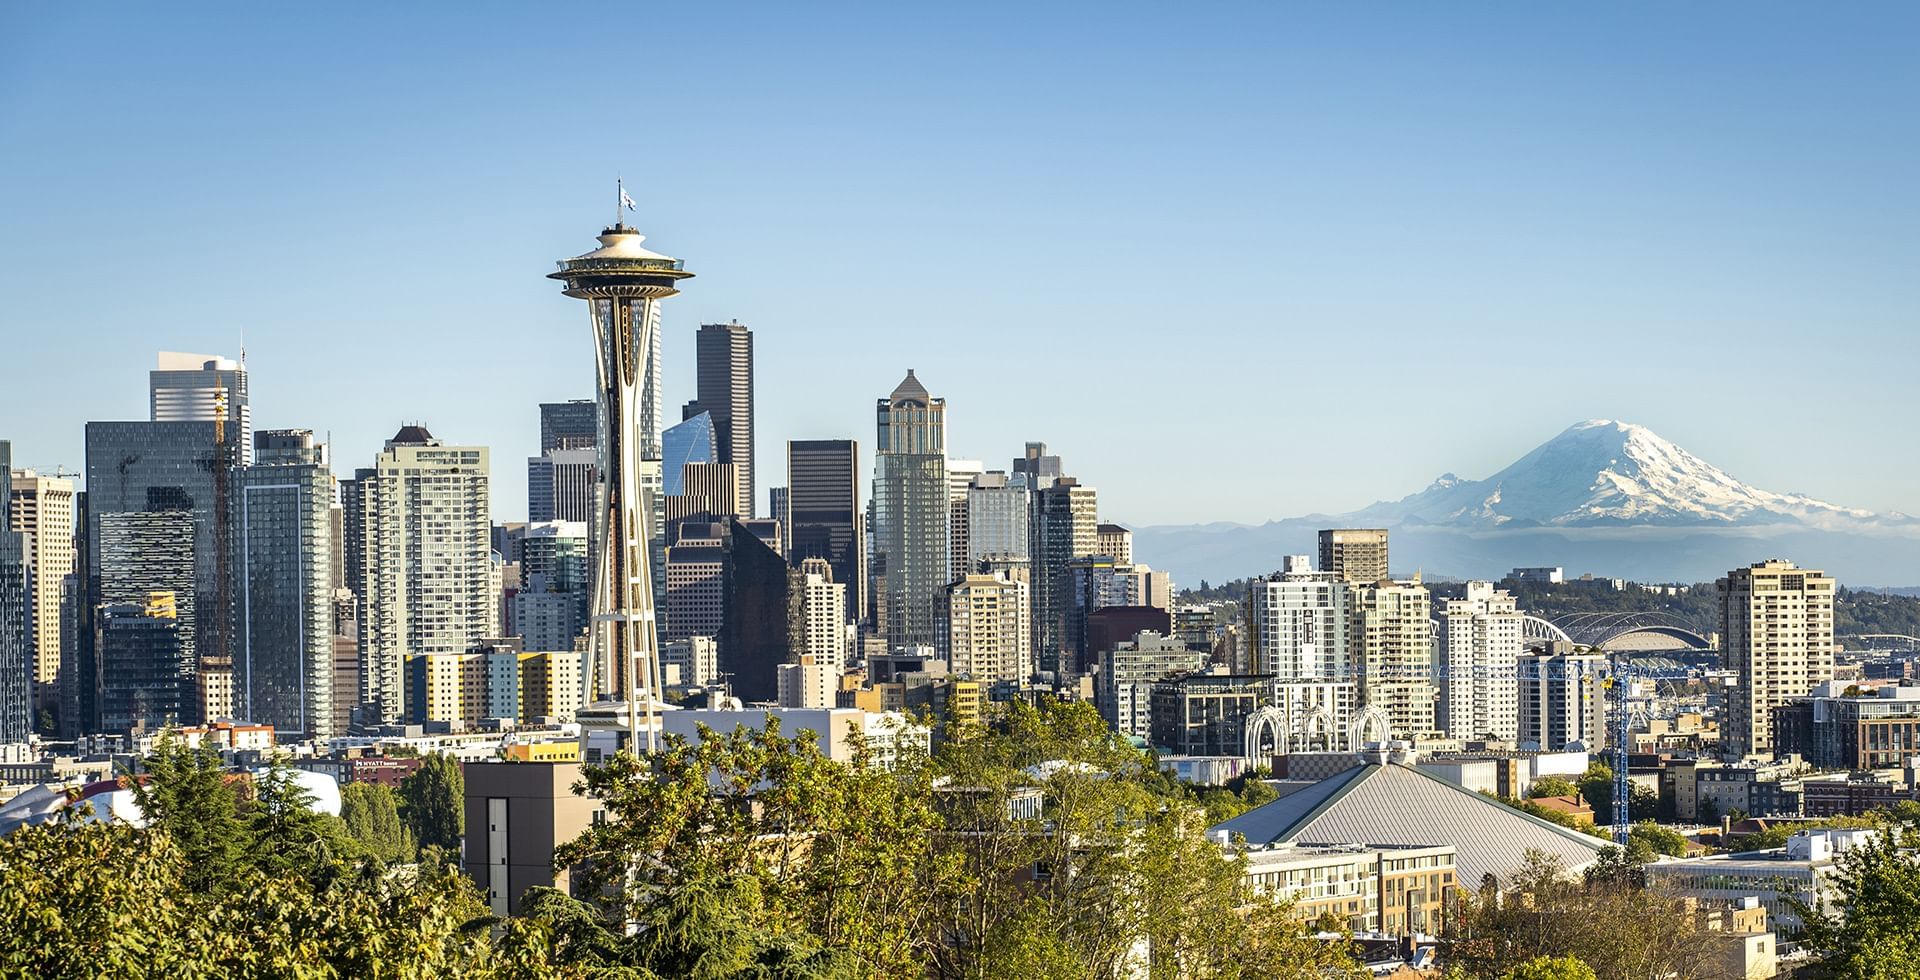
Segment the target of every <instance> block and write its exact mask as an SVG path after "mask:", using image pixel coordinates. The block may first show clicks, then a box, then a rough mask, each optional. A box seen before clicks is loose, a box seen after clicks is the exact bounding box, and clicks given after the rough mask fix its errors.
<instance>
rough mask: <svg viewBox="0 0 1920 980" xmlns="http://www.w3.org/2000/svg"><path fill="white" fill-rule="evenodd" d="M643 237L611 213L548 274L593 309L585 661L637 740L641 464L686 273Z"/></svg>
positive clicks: (646, 626) (645, 566) (649, 512)
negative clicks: (664, 308)
mask: <svg viewBox="0 0 1920 980" xmlns="http://www.w3.org/2000/svg"><path fill="white" fill-rule="evenodd" d="M621 201H622V202H623V203H624V202H625V201H626V196H625V192H624V191H622V192H621ZM645 240H646V239H645V236H643V235H641V234H640V233H639V232H637V231H634V230H633V229H632V228H628V227H627V226H626V225H625V224H624V223H622V222H620V221H617V220H616V221H615V222H614V224H613V226H612V227H609V228H607V229H606V230H605V231H603V232H601V234H600V236H599V241H600V247H599V248H597V249H594V250H593V251H591V252H588V253H586V254H584V255H580V256H576V257H574V258H571V259H566V260H564V261H562V262H561V263H560V269H559V271H557V272H553V273H550V274H549V275H548V278H551V279H559V280H562V281H563V282H565V283H566V289H565V292H566V294H567V295H568V296H571V297H573V298H575V299H580V300H585V301H586V302H587V305H588V308H589V310H590V311H591V313H592V316H593V333H594V341H595V348H594V349H595V363H596V364H597V374H596V385H597V387H596V399H597V400H598V403H599V409H598V412H597V413H596V415H597V417H598V419H599V432H598V439H597V443H596V444H597V445H598V446H599V450H600V473H601V493H600V494H599V496H598V508H599V510H598V511H597V512H596V513H595V514H594V519H593V522H592V528H591V529H592V538H593V541H594V548H595V551H596V554H595V555H594V556H593V557H594V565H593V602H592V606H591V608H592V611H593V620H594V644H593V649H594V663H595V669H596V671H598V672H599V676H598V677H597V678H596V681H597V686H598V689H599V690H600V691H602V692H605V693H607V694H608V695H609V696H614V697H618V698H621V699H623V700H625V701H626V703H627V705H628V714H627V726H628V737H629V738H630V739H632V738H637V737H638V729H639V712H640V707H639V705H640V699H641V698H642V697H645V698H646V699H647V700H648V701H649V702H651V701H652V700H653V699H655V698H658V697H659V696H660V693H661V682H660V644H659V636H658V634H657V632H656V628H655V624H654V608H653V606H654V586H653V577H654V572H655V569H654V551H653V547H652V545H653V541H654V539H655V538H656V536H657V535H658V533H659V532H658V529H657V523H656V521H655V518H654V507H653V503H652V501H651V500H650V499H649V494H650V493H651V492H652V488H651V487H650V486H649V484H650V483H651V482H653V481H651V480H649V479H648V475H647V472H646V471H647V470H648V469H649V468H650V467H648V466H647V464H646V462H645V461H647V460H656V461H657V460H659V459H660V458H661V452H662V447H661V439H660V426H661V422H662V419H661V377H660V302H661V301H662V300H664V299H666V298H667V297H669V296H673V295H676V294H678V293H679V292H680V285H679V284H680V282H681V281H682V280H684V279H687V278H689V277H691V276H692V275H693V273H691V272H688V271H686V267H685V266H684V265H683V264H682V263H681V262H680V260H678V259H674V258H669V257H668V256H665V255H661V254H659V253H657V252H652V251H649V250H647V249H645V248H642V247H641V243H642V242H644V241H645ZM657 465H658V464H657V463H656V464H655V466H654V467H652V468H654V469H656V470H657ZM648 732H649V735H648V742H649V745H651V744H652V743H653V735H652V734H651V733H652V732H653V729H651V728H649V729H648ZM628 748H637V746H635V745H632V744H629V745H628Z"/></svg>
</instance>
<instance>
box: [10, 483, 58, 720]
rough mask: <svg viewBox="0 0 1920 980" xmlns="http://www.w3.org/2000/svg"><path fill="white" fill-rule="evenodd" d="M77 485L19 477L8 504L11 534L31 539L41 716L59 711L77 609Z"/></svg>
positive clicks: (37, 694)
mask: <svg viewBox="0 0 1920 980" xmlns="http://www.w3.org/2000/svg"><path fill="white" fill-rule="evenodd" d="M73 494H74V485H73V481H72V480H69V479H66V478H64V477H58V476H41V475H39V474H38V473H35V472H34V471H32V470H14V471H13V492H12V493H11V494H10V497H11V499H9V500H8V501H7V529H8V530H12V531H19V532H21V533H23V534H25V535H26V536H27V562H28V565H29V566H30V571H31V574H32V577H33V585H32V589H33V619H32V630H33V669H32V678H33V692H34V696H33V700H34V711H35V713H36V714H38V713H39V712H42V711H58V710H59V704H60V686H59V682H60V647H61V641H62V638H63V637H64V636H65V635H66V634H67V625H66V624H67V621H68V620H67V617H68V616H69V615H70V614H71V613H72V609H71V608H70V607H69V605H68V603H67V602H66V601H65V600H64V593H65V591H66V585H67V576H68V575H71V574H73V572H74V567H73V561H74V549H73V518H74V514H73Z"/></svg>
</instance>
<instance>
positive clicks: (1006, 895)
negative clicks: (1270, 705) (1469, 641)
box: [499, 703, 1351, 980]
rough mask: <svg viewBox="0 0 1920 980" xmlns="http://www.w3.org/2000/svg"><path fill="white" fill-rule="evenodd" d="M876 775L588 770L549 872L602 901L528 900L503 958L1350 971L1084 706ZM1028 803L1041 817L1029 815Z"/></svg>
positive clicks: (718, 762)
mask: <svg viewBox="0 0 1920 980" xmlns="http://www.w3.org/2000/svg"><path fill="white" fill-rule="evenodd" d="M856 741H857V740H856ZM871 761H872V758H871V756H870V754H869V752H868V749H867V748H866V747H864V746H859V747H857V748H856V758H855V760H854V762H853V763H852V764H851V765H848V764H842V763H838V762H835V761H833V760H831V759H827V758H825V757H824V756H823V755H821V754H820V752H819V749H818V748H817V743H816V742H815V740H814V738H813V737H812V736H811V735H810V734H809V733H801V734H800V735H799V736H798V737H794V738H788V737H786V736H784V735H783V734H782V733H781V732H780V731H779V729H778V726H769V728H768V729H767V730H763V731H750V730H745V729H742V730H736V731H734V732H730V733H729V732H703V733H702V738H701V741H700V742H699V744H697V745H692V744H688V743H687V742H686V741H685V740H681V739H669V743H668V747H667V749H666V750H665V751H664V752H663V753H662V754H660V755H659V756H657V757H655V758H654V759H652V760H651V761H650V762H649V763H642V762H641V761H639V760H636V759H634V758H633V757H631V756H625V755H623V756H619V757H617V758H616V759H615V760H614V761H613V762H611V763H609V764H608V765H606V766H603V767H598V768H596V769H593V770H589V774H588V776H587V782H586V787H585V788H586V789H587V791H588V792H591V793H593V794H594V795H596V796H598V797H600V798H601V799H602V800H603V801H605V805H606V812H607V818H606V820H605V822H604V823H601V824H599V825H598V826H596V827H594V828H592V829H590V830H589V831H588V832H587V833H586V834H584V835H583V836H581V837H580V838H579V839H577V840H576V841H575V842H574V843H572V844H570V845H568V846H567V847H566V848H564V849H563V851H562V853H561V854H560V855H559V860H560V862H561V863H562V864H566V865H570V866H577V865H581V864H582V863H584V867H583V868H582V870H581V871H580V872H579V877H578V879H577V881H578V883H579V884H580V885H582V886H584V888H585V889H586V890H587V891H588V892H590V893H595V894H604V895H606V896H608V898H607V901H606V903H605V905H604V907H603V908H599V909H596V908H595V907H592V906H588V905H583V904H581V903H579V902H576V901H574V900H572V899H569V898H566V897H565V896H561V895H558V894H557V893H542V894H540V895H536V896H533V897H531V898H530V899H529V902H528V914H527V915H525V916H523V917H522V919H523V920H525V921H520V920H516V921H515V922H513V923H509V924H508V926H507V929H506V931H505V933H504V934H503V937H502V940H501V950H500V953H499V955H500V956H501V957H502V958H503V959H505V960H508V961H511V962H515V963H520V964H524V965H526V966H527V968H529V969H532V970H534V971H535V972H538V971H539V970H542V969H551V968H553V967H554V965H555V964H557V963H561V962H563V961H566V960H568V959H569V958H572V962H575V963H584V964H590V965H591V967H592V968H593V969H615V968H622V969H628V970H639V971H646V973H648V974H658V975H661V976H731V975H739V974H744V973H753V974H755V975H763V976H791V977H800V976H829V975H858V976H902V977H904V976H936V977H955V978H969V977H979V978H986V977H999V976H1021V977H1041V978H1045V977H1062V978H1064V977H1084V976H1089V975H1096V976H1097V975H1111V974H1114V973H1117V972H1124V971H1126V970H1132V969H1139V970H1143V971H1144V972H1146V973H1147V974H1148V975H1150V976H1154V977H1168V978H1171V977H1188V976H1192V977H1242V976H1245V977H1252V976H1261V977H1279V978H1283V980H1284V978H1294V977H1301V978H1304V977H1310V976H1311V977H1319V976H1329V975H1331V976H1337V975H1340V971H1342V970H1345V969H1349V968H1350V967H1351V962H1350V960H1349V959H1348V958H1347V955H1346V952H1345V950H1344V949H1343V948H1342V947H1341V946H1339V945H1338V944H1335V945H1328V944H1324V943H1320V942H1318V941H1316V940H1314V939H1312V938H1311V937H1310V936H1309V935H1308V934H1307V931H1306V929H1305V927H1304V926H1303V925H1302V924H1301V923H1298V922H1295V921H1293V920H1292V918H1291V916H1290V915H1288V914H1287V910H1286V909H1285V908H1284V907H1282V906H1279V905H1277V904H1275V903H1273V902H1271V901H1263V900H1259V899H1256V898H1254V897H1253V896H1251V895H1248V894H1246V893H1245V891H1244V890H1243V888H1242V885H1241V880H1240V867H1239V865H1238V864H1237V863H1236V862H1235V861H1233V860H1230V859H1229V858H1227V857H1225V856H1223V854H1222V851H1221V849H1220V847H1219V846H1218V845H1217V844H1214V843H1213V842H1211V841H1209V840H1207V839H1206V838H1205V836H1204V834H1203V831H1204V829H1205V826H1206V823H1205V814H1204V811H1203V810H1202V808H1200V807H1199V806H1197V805H1195V804H1194V803H1193V802H1192V801H1190V800H1188V799H1187V798H1186V797H1185V796H1183V795H1170V794H1169V790H1168V787H1167V786H1165V785H1163V784H1162V781H1161V780H1160V778H1159V774H1158V773H1157V772H1155V771H1154V770H1153V768H1152V767H1151V765H1150V764H1149V761H1148V760H1147V759H1146V758H1145V757H1144V756H1143V755H1141V754H1140V753H1139V752H1136V751H1134V750H1133V749H1131V748H1130V747H1128V746H1126V745H1125V744H1124V743H1121V742H1119V741H1117V740H1116V739H1115V738H1114V737H1113V736H1112V735H1111V733H1110V732H1109V731H1108V730H1107V728H1106V726H1105V725H1104V724H1103V723H1102V722H1101V720H1100V718H1099V715H1098V714H1097V713H1096V712H1094V711H1093V710H1091V707H1090V706H1088V705H1084V704H1079V705H1062V704H1053V703H1048V704H1046V705H1044V706H1041V707H1034V706H1031V705H1025V704H1019V703H1016V704H1015V705H1014V706H1013V707H1012V708H1011V710H1010V711H1009V713H1008V715H1007V717H1006V718H1005V719H1003V720H1002V721H1001V722H1000V723H999V724H998V725H997V726H996V727H995V728H991V729H987V728H983V729H980V730H976V731H974V732H972V733H970V734H969V735H968V737H966V738H965V739H963V740H961V741H958V742H951V743H948V744H947V745H945V746H944V747H943V748H942V751H941V752H940V754H939V755H938V756H937V757H928V756H926V755H924V754H921V753H917V752H913V751H904V752H901V753H899V755H898V757H897V758H895V759H894V760H893V762H892V764H891V767H890V768H886V769H883V768H879V767H876V766H873V765H871V764H870V763H871ZM1036 793H1037V794H1043V795H1044V799H1045V801H1046V802H1045V807H1046V808H1045V811H1044V813H1042V814H1040V815H1038V816H1034V815H1031V813H1030V811H1028V810H1027V809H1025V808H1024V806H1025V804H1024V802H1023V801H1027V800H1030V799H1031V798H1032V796H1033V794H1036ZM1229 795H1231V794H1229ZM627 923H633V924H635V925H637V926H638V929H637V930H634V931H633V933H632V934H628V930H626V929H625V925H626V924H627ZM1149 951H1150V952H1149ZM1326 971H1332V972H1326Z"/></svg>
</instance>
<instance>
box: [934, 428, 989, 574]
mask: <svg viewBox="0 0 1920 980" xmlns="http://www.w3.org/2000/svg"><path fill="white" fill-rule="evenodd" d="M985 472H986V464H985V463H982V462H980V461H979V460H977V459H949V460H947V580H946V581H947V583H952V582H957V581H959V580H960V579H963V578H965V577H967V575H968V574H969V573H971V572H972V571H973V570H974V565H973V561H972V559H971V558H970V557H969V547H968V544H967V538H968V535H969V533H970V531H971V526H970V518H969V517H968V516H967V514H968V508H967V500H968V497H967V491H968V490H970V489H971V488H972V487H973V481H975V480H977V479H979V478H980V477H981V476H982V475H983V474H984V473H985ZM944 584H945V583H943V586H944Z"/></svg>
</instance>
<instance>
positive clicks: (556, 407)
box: [540, 398, 600, 456]
mask: <svg viewBox="0 0 1920 980" xmlns="http://www.w3.org/2000/svg"><path fill="white" fill-rule="evenodd" d="M599 411H600V407H599V406H598V405H596V404H595V403H594V401H593V399H591V398H587V399H576V400H574V401H570V402H542V403H540V454H541V455H543V456H544V455H546V454H547V453H549V452H552V451H553V450H555V449H592V448H593V447H594V446H596V445H598V440H599V438H600V416H599Z"/></svg>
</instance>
